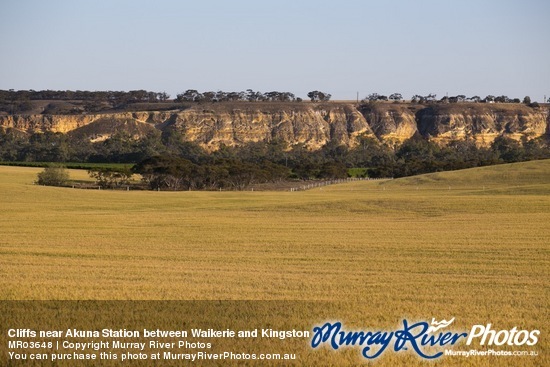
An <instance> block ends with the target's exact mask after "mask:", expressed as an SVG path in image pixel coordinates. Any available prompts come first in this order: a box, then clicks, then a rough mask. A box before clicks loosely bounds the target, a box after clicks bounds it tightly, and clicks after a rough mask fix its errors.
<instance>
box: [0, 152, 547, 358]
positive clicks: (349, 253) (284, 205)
mask: <svg viewBox="0 0 550 367" xmlns="http://www.w3.org/2000/svg"><path fill="white" fill-rule="evenodd" d="M37 172H40V169H38V168H28V167H0V203H1V204H0V205H1V213H0V233H1V234H2V235H1V237H0V254H1V256H0V299H3V300H84V299H86V300H196V301H199V300H257V301H313V302H335V301H337V302H343V303H344V304H345V305H346V306H345V307H343V308H340V309H338V315H342V316H344V317H349V318H352V317H354V318H353V320H354V322H356V323H359V325H361V323H366V322H367V320H368V322H369V323H370V324H371V325H372V324H374V325H381V326H382V327H384V326H386V325H390V326H391V325H395V323H396V322H397V321H399V320H400V319H401V318H403V317H409V318H417V319H418V318H420V319H426V318H428V317H432V316H434V315H435V316H434V317H440V318H444V317H456V318H457V325H459V326H463V327H466V326H469V325H472V324H473V323H492V324H493V325H501V326H502V328H508V329H509V328H511V327H513V326H518V327H520V326H521V327H522V328H526V329H535V328H538V329H540V330H548V327H549V326H550V324H549V321H548V320H549V317H548V316H549V315H548V303H549V299H550V293H549V286H550V284H549V280H548V279H549V275H550V274H549V269H550V256H549V253H550V247H549V245H548V244H549V243H550V160H546V161H534V162H526V163H518V164H512V165H500V166H493V167H485V168H476V169H470V170H464V171H455V172H444V173H434V174H428V175H422V176H415V177H409V178H404V179H398V180H389V181H371V182H368V181H361V182H353V183H348V184H342V185H333V186H328V187H324V188H322V189H315V190H310V191H305V192H193V191H191V192H147V191H135V192H134V191H129V192H126V191H107V190H102V191H99V190H78V189H70V188H52V187H41V186H36V185H33V181H34V180H35V178H36V174H37ZM71 175H72V177H73V178H74V179H78V180H85V179H86V177H87V174H86V172H85V171H78V170H74V171H71ZM335 312H336V311H335ZM537 348H538V349H537V350H538V351H539V352H541V353H543V354H544V353H545V352H546V354H547V353H548V342H547V338H543V341H541V342H539V344H538V346H537ZM456 362H457V361H455V363H456ZM471 362H472V363H473V364H472V365H476V364H475V363H482V361H481V360H478V362H474V360H472V361H471ZM484 362H487V361H486V360H485V361H484ZM499 362H501V363H502V362H504V363H512V362H508V361H501V360H499ZM538 362H541V359H539V360H538ZM538 362H536V361H535V360H533V359H531V360H529V359H525V360H522V362H521V364H523V365H536V363H538ZM516 363H517V361H516ZM511 365H512V364H511Z"/></svg>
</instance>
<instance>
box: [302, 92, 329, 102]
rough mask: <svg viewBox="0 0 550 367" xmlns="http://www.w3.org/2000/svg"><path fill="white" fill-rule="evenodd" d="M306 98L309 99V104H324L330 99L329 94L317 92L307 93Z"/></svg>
mask: <svg viewBox="0 0 550 367" xmlns="http://www.w3.org/2000/svg"><path fill="white" fill-rule="evenodd" d="M307 96H308V97H309V98H310V99H311V102H326V101H329V100H330V97H331V95H330V94H328V93H324V92H320V91H318V90H314V91H311V92H309V93H308V94H307Z"/></svg>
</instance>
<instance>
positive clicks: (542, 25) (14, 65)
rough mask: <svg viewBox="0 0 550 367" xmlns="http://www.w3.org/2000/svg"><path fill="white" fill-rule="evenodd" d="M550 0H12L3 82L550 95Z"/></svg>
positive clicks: (2, 7)
mask: <svg viewBox="0 0 550 367" xmlns="http://www.w3.org/2000/svg"><path fill="white" fill-rule="evenodd" d="M549 19H550V1H548V0H460V1H458V0H457V1H444V0H439V1H436V0H417V1H405V0H393V1H382V0H379V1H370V0H363V1H359V0H339V1H324V0H316V1H310V0H304V1H299V0H279V1H260V0H255V1H252V0H234V1H221V0H202V1H200V0H194V1H176V0H155V1H143V0H89V1H88V0H49V1H43V0H0V50H1V51H0V55H1V57H0V89H11V88H13V89H35V90H40V89H61V90H65V89H72V90H77V89H79V90H132V89H147V90H152V91H158V92H161V91H166V92H168V93H170V94H171V95H172V97H175V95H176V93H179V92H182V91H185V90H186V89H198V90H200V91H206V90H225V91H240V90H246V89H248V88H251V89H254V90H259V91H262V92H267V91H272V90H278V91H289V92H293V93H295V94H296V95H297V96H301V97H303V98H304V97H306V93H307V92H308V91H310V90H314V89H318V90H323V91H326V92H329V93H332V95H333V97H334V98H336V99H355V96H356V92H357V91H358V92H359V93H360V97H361V98H363V97H365V96H366V95H367V94H369V93H372V92H377V93H380V94H391V93H393V92H401V93H402V94H403V95H404V97H406V98H410V96H411V95H413V94H428V93H436V94H437V95H438V98H439V97H442V96H443V95H445V93H447V92H448V93H449V95H456V94H465V95H467V96H472V95H479V96H481V97H484V96H486V95H487V94H498V95H501V94H504V95H508V96H509V97H518V98H523V97H524V96H525V95H530V96H531V98H532V99H533V100H538V101H542V98H543V96H544V95H545V94H546V95H547V96H550V47H549V46H548V44H550V41H549V40H550V20H549Z"/></svg>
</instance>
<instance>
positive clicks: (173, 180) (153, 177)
mask: <svg viewBox="0 0 550 367" xmlns="http://www.w3.org/2000/svg"><path fill="white" fill-rule="evenodd" d="M547 139H548V138H547V137H546V136H543V137H540V138H537V139H533V140H525V141H523V142H521V143H520V142H517V141H515V140H512V139H510V138H507V137H505V136H500V137H498V138H497V139H496V140H495V141H494V142H493V143H492V144H491V145H490V146H488V147H478V146H476V144H475V142H474V141H473V140H456V141H452V142H450V143H449V144H448V145H446V146H440V145H438V144H436V143H434V142H431V141H429V140H427V139H424V138H422V137H419V136H414V137H413V138H411V139H409V140H407V141H405V142H404V143H403V144H402V145H401V146H399V147H397V148H394V147H392V146H388V145H385V144H382V143H380V142H379V141H378V140H376V139H375V138H373V137H370V136H362V137H360V138H359V140H358V144H357V145H356V146H354V147H352V148H349V147H346V146H344V145H339V144H337V143H336V142H329V143H328V144H326V145H325V146H324V147H322V148H321V149H320V150H317V151H310V150H308V149H306V147H305V146H304V145H301V144H298V145H294V146H292V147H289V146H288V144H287V143H286V142H284V141H277V140H274V141H271V142H257V143H248V144H244V145H242V146H239V147H228V146H222V147H220V149H219V150H217V151H215V152H211V153H209V152H206V151H205V150H204V149H202V148H201V147H200V146H199V145H197V144H195V143H193V142H188V141H184V140H183V139H182V136H181V134H179V133H178V132H177V131H176V130H167V131H163V132H160V131H155V132H154V133H152V134H149V135H148V136H146V137H144V138H142V139H138V140H136V139H135V138H133V137H132V136H129V135H125V134H124V133H117V134H114V135H113V136H111V137H110V138H109V139H107V140H105V141H102V142H97V143H91V142H89V141H87V140H85V139H83V140H81V139H77V138H74V137H71V136H70V135H65V134H61V133H52V132H46V133H35V134H32V135H31V136H30V138H29V137H27V136H25V135H23V134H21V133H20V132H18V131H17V130H14V129H6V130H1V129H0V161H5V162H10V161H20V162H60V163H63V162H83V163H84V162H86V163H99V162H101V163H132V164H135V168H134V172H135V173H140V174H141V175H142V177H143V178H144V184H146V185H147V186H148V187H149V188H150V189H162V190H186V189H206V190H212V189H219V188H223V189H235V190H239V189H244V188H246V187H249V186H250V185H253V184H257V183H265V182H278V181H283V180H323V179H335V178H345V177H348V175H349V172H350V169H352V168H362V170H360V172H361V173H360V174H359V175H362V176H368V177H373V178H374V177H403V176H410V175H416V174H421V173H428V172H437V171H448V170H455V169H463V168H470V167H478V166H486V165H492V164H498V163H509V162H519V161H526V160H534V159H545V158H550V146H549V142H548V140H547ZM355 174H357V173H355ZM104 176H105V175H104ZM103 178H105V177H103ZM100 179H101V177H100V176H98V177H97V180H98V182H99V181H100ZM109 179H111V178H109ZM108 185H111V184H108ZM115 186H116V184H115Z"/></svg>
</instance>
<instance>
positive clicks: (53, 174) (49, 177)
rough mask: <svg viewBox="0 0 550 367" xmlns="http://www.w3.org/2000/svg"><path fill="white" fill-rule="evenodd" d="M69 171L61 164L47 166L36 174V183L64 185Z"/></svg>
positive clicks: (67, 179)
mask: <svg viewBox="0 0 550 367" xmlns="http://www.w3.org/2000/svg"><path fill="white" fill-rule="evenodd" d="M68 181H69V172H67V169H66V168H65V167H62V166H48V167H46V168H44V170H43V171H42V172H40V173H39V174H38V180H37V183H38V184H39V185H46V186H66V185H67V182H68Z"/></svg>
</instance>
